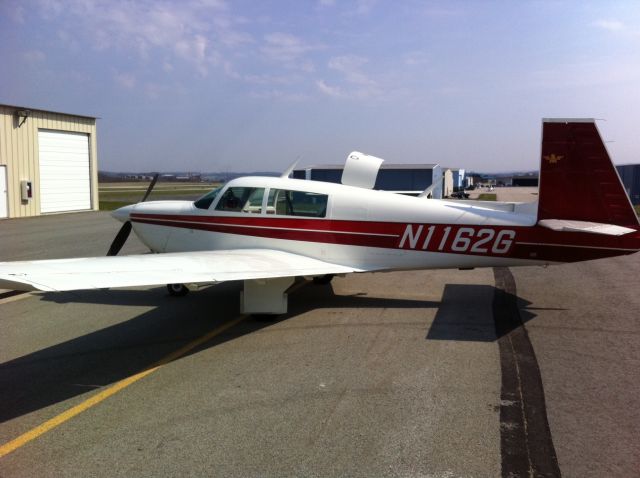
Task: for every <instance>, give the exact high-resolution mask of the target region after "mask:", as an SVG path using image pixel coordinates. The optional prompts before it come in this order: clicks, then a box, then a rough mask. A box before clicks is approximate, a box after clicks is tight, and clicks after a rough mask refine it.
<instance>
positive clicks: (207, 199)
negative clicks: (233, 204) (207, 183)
mask: <svg viewBox="0 0 640 478" xmlns="http://www.w3.org/2000/svg"><path fill="white" fill-rule="evenodd" d="M220 191H222V186H221V187H219V188H216V189H213V190H211V191H209V192H208V193H207V194H205V195H204V196H202V197H201V198H200V199H196V200H195V201H194V202H193V205H194V206H195V207H197V208H199V209H209V208H210V207H211V203H213V201H215V199H216V197H218V194H220Z"/></svg>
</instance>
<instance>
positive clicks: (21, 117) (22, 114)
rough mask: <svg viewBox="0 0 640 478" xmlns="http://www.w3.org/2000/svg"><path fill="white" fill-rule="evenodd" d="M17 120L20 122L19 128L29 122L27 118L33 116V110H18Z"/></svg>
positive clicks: (16, 113)
mask: <svg viewBox="0 0 640 478" xmlns="http://www.w3.org/2000/svg"><path fill="white" fill-rule="evenodd" d="M15 115H16V118H17V120H18V128H19V127H20V126H22V125H23V124H24V122H25V121H27V118H28V117H29V116H30V115H31V110H17V111H16V112H15Z"/></svg>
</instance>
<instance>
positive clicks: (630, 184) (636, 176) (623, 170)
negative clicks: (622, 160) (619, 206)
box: [616, 164, 640, 206]
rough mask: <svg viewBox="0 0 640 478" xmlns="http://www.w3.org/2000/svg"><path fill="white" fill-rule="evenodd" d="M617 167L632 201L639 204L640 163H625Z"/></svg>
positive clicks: (635, 204)
mask: <svg viewBox="0 0 640 478" xmlns="http://www.w3.org/2000/svg"><path fill="white" fill-rule="evenodd" d="M616 169H617V170H618V174H619V175H620V179H622V184H624V188H625V189H626V191H627V194H628V195H629V199H631V203H632V204H633V205H634V206H637V205H638V204H640V164H624V165H622V166H616Z"/></svg>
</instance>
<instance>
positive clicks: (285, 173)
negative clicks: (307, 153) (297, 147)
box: [280, 156, 301, 178]
mask: <svg viewBox="0 0 640 478" xmlns="http://www.w3.org/2000/svg"><path fill="white" fill-rule="evenodd" d="M300 158H301V156H298V157H297V158H296V160H295V161H294V162H293V163H291V165H290V166H289V167H288V168H287V169H286V170H285V172H284V173H282V174H281V175H280V177H281V178H288V177H289V175H290V174H291V173H292V172H293V170H294V169H295V167H296V166H297V165H298V162H299V161H300Z"/></svg>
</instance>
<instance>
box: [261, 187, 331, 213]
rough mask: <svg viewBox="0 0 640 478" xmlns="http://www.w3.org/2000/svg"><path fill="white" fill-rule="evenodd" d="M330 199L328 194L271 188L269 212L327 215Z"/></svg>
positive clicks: (268, 200)
mask: <svg viewBox="0 0 640 478" xmlns="http://www.w3.org/2000/svg"><path fill="white" fill-rule="evenodd" d="M328 199H329V197H328V196H327V195H326V194H316V193H310V192H305V191H290V190H286V189H271V190H269V197H268V198H267V214H279V215H282V216H304V217H325V216H326V215H327V202H328Z"/></svg>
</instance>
